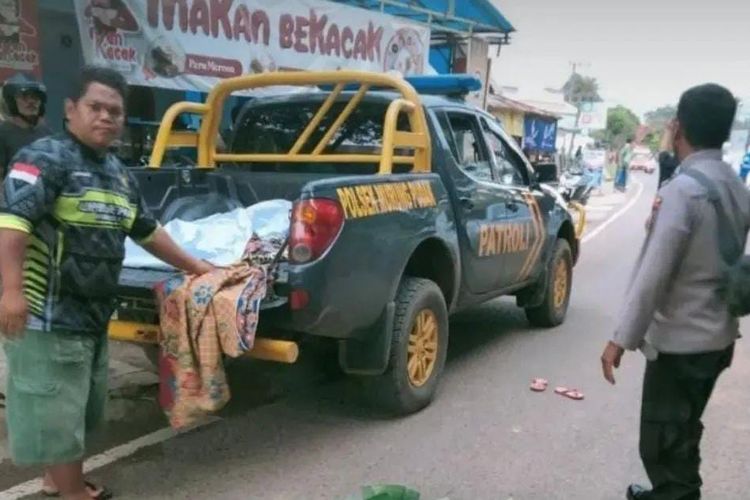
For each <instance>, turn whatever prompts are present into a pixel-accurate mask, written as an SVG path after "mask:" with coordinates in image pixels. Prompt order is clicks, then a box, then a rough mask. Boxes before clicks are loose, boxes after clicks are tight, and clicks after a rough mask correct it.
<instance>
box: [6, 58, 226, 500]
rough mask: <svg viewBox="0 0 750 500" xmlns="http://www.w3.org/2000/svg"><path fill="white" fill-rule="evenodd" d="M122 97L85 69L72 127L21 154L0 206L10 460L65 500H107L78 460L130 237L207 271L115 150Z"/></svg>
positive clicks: (72, 104) (100, 73)
mask: <svg viewBox="0 0 750 500" xmlns="http://www.w3.org/2000/svg"><path fill="white" fill-rule="evenodd" d="M126 91H127V86H126V83H125V80H124V79H123V77H122V76H121V75H120V74H118V73H117V72H115V71H113V70H110V69H104V68H98V67H88V68H85V69H84V70H83V71H82V74H81V84H80V86H79V87H78V89H77V91H76V94H75V95H74V96H73V97H72V98H71V99H68V100H67V101H66V103H65V114H66V118H67V120H68V122H67V123H68V128H67V132H66V133H65V134H62V135H60V136H55V137H48V138H45V139H41V140H38V141H36V142H34V143H33V144H31V145H30V146H27V147H26V148H24V149H22V150H21V151H20V152H19V153H18V154H17V155H16V156H15V158H14V159H13V162H12V164H11V166H10V169H9V173H8V175H7V177H6V180H5V184H4V194H5V196H4V197H3V199H2V201H1V202H0V276H1V277H2V283H3V287H2V288H3V289H2V296H1V297H0V332H2V334H3V335H4V336H5V337H6V338H7V339H8V341H7V342H6V343H5V351H6V356H7V359H8V367H9V377H8V393H7V412H6V422H7V425H8V436H9V444H10V446H9V448H10V453H11V456H12V458H13V460H14V461H15V462H16V463H17V464H22V465H42V466H44V467H46V471H45V472H46V473H45V478H44V489H45V491H46V492H47V493H48V494H50V495H56V494H58V493H59V494H60V495H62V496H63V497H64V498H65V499H66V500H88V499H91V498H106V497H107V496H108V495H107V493H106V491H105V490H103V489H100V488H97V487H95V486H92V485H86V483H85V482H84V479H83V470H82V458H83V455H84V452H85V434H86V431H88V430H90V429H91V428H93V427H94V426H95V425H96V424H97V423H98V422H99V421H100V420H101V418H102V414H103V409H104V403H105V401H106V397H107V364H108V363H107V362H108V354H107V352H108V351H107V324H108V321H109V318H110V317H111V316H112V313H113V309H114V302H115V301H114V297H115V293H116V291H117V285H118V277H119V274H120V269H121V267H122V261H123V257H124V253H125V252H124V242H125V237H126V236H130V237H131V238H132V239H133V240H135V241H136V242H138V243H139V244H140V245H142V246H143V247H144V248H145V249H146V250H148V251H149V252H151V253H152V254H154V255H155V256H157V257H159V258H161V259H162V260H164V261H165V262H167V263H169V264H171V265H172V266H174V267H176V268H178V269H182V270H184V271H187V272H189V273H192V274H203V273H205V272H208V271H210V270H211V269H212V266H211V265H210V264H208V263H206V262H203V261H200V260H197V259H195V258H193V257H191V256H190V255H187V254H186V253H185V252H184V251H182V250H181V249H180V248H179V247H177V245H176V244H175V243H174V242H173V241H172V239H171V238H170V237H169V235H168V234H167V233H166V232H165V231H164V230H163V229H161V228H160V227H159V225H158V224H157V222H156V221H155V220H154V218H153V217H152V216H151V214H150V213H149V211H148V209H147V208H146V206H145V204H144V203H143V200H142V198H141V196H140V193H139V190H138V185H137V184H136V181H135V179H134V178H133V177H132V175H131V174H130V173H129V172H128V171H127V169H126V167H125V166H124V165H123V164H122V163H121V162H120V161H119V160H118V159H117V158H116V157H115V156H114V155H113V154H112V153H110V152H109V147H110V146H111V144H112V143H113V142H114V141H115V140H116V139H117V138H118V136H119V135H120V133H121V132H122V129H123V126H124V120H125V109H124V102H125V96H126Z"/></svg>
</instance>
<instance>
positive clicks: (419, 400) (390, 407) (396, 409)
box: [373, 277, 448, 415]
mask: <svg viewBox="0 0 750 500" xmlns="http://www.w3.org/2000/svg"><path fill="white" fill-rule="evenodd" d="M420 322H421V324H422V325H424V326H423V327H422V329H421V330H422V331H421V332H420V331H418V328H419V327H418V324H420ZM430 325H434V326H433V327H430ZM420 334H421V335H420ZM433 334H434V335H433ZM415 336H416V337H415ZM435 337H436V338H435ZM410 340H411V341H413V342H415V344H416V345H415V349H418V353H414V354H410V353H409V347H410ZM429 345H432V346H434V348H433V349H430V348H429ZM422 346H424V347H425V348H424V349H422V348H421V347H422ZM430 352H431V353H432V356H430ZM447 353H448V311H447V309H446V306H445V299H444V298H443V294H442V292H441V291H440V288H438V286H437V285H436V284H435V283H434V282H432V281H430V280H426V279H421V278H410V277H406V278H404V279H403V280H402V282H401V284H400V285H399V288H398V292H397V293H396V311H395V315H394V324H393V337H392V340H391V353H390V359H389V362H388V368H387V369H386V371H385V373H383V375H380V376H378V377H376V378H375V379H374V380H373V382H374V385H375V387H374V395H375V397H376V400H377V404H378V406H381V407H383V408H384V409H385V410H387V411H389V412H392V413H394V414H397V415H407V414H410V413H414V412H417V411H419V410H421V409H422V408H424V407H425V406H427V405H429V404H430V402H432V400H433V398H434V397H435V393H436V391H437V388H438V384H439V382H440V377H441V375H442V373H443V368H444V367H445V359H446V356H447ZM420 355H421V356H423V358H422V359H423V360H425V363H424V365H420V366H423V367H424V368H423V369H417V365H419V361H416V360H418V359H420V358H419V357H418V356H420ZM410 356H411V359H413V360H414V359H416V360H415V361H412V363H415V365H413V366H414V368H413V370H412V373H411V374H410V370H409V367H410Z"/></svg>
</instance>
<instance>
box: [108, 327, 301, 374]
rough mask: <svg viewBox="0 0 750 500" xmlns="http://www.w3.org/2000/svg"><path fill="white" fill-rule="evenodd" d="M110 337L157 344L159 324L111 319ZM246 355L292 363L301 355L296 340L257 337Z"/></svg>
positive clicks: (124, 340)
mask: <svg viewBox="0 0 750 500" xmlns="http://www.w3.org/2000/svg"><path fill="white" fill-rule="evenodd" d="M109 338H110V340H117V341H123V342H135V343H138V344H152V345H156V344H158V343H159V325H152V324H145V323H134V322H129V321H110V323H109ZM246 356H248V357H251V358H255V359H262V360H265V361H276V362H277V363H288V364H291V363H295V362H296V361H297V358H298V357H299V347H298V346H297V343H296V342H292V341H290V340H276V339H269V338H263V337H256V339H255V344H254V345H253V348H252V349H251V350H250V351H248V352H247V354H246Z"/></svg>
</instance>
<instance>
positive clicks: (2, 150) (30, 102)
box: [0, 73, 52, 179]
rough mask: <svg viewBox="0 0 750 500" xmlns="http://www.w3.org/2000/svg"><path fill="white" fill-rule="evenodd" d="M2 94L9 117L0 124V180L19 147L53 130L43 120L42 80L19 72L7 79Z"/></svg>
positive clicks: (43, 91) (45, 90) (45, 101)
mask: <svg viewBox="0 0 750 500" xmlns="http://www.w3.org/2000/svg"><path fill="white" fill-rule="evenodd" d="M2 94H3V101H4V103H5V107H6V108H7V110H8V113H9V115H10V116H9V119H8V120H6V121H5V122H3V123H0V179H2V178H5V174H6V170H7V168H8V163H9V162H10V160H11V159H12V158H13V156H14V155H15V154H16V153H17V152H18V150H20V149H21V148H22V147H24V146H27V145H29V144H31V143H32V142H34V141H35V140H37V139H41V138H42V137H46V136H48V135H50V134H51V133H52V131H51V130H50V128H49V127H48V126H47V125H46V124H45V123H44V111H45V107H46V105H47V89H46V88H45V86H44V84H43V83H42V82H39V81H37V80H35V79H34V78H32V77H30V76H27V75H25V74H23V73H18V74H16V75H14V76H12V77H11V78H9V79H8V80H7V81H6V82H5V84H4V85H3V93H2Z"/></svg>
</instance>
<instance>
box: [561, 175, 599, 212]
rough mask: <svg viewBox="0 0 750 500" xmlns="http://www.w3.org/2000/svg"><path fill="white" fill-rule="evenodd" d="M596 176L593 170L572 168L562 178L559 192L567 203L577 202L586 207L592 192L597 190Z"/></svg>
mask: <svg viewBox="0 0 750 500" xmlns="http://www.w3.org/2000/svg"><path fill="white" fill-rule="evenodd" d="M596 175H597V173H596V172H594V171H593V170H592V169H588V168H584V167H581V166H577V165H576V166H572V167H570V168H569V169H567V170H566V171H564V172H563V173H562V175H561V176H560V184H559V186H558V192H559V193H560V196H562V197H563V199H564V200H565V201H567V202H572V201H574V202H577V203H580V204H581V205H586V203H588V201H589V197H590V196H591V192H592V191H593V190H594V189H595V188H596V186H597V182H596Z"/></svg>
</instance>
